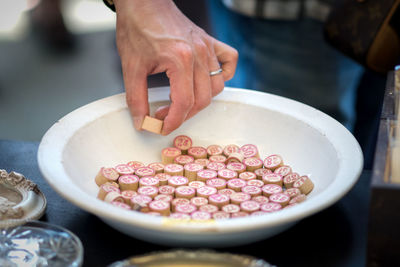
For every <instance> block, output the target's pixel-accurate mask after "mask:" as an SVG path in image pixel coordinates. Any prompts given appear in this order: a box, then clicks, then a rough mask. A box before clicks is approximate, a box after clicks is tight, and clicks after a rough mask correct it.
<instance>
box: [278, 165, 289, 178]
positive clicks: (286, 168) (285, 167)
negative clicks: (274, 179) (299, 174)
mask: <svg viewBox="0 0 400 267" xmlns="http://www.w3.org/2000/svg"><path fill="white" fill-rule="evenodd" d="M274 173H277V174H280V175H281V176H282V177H285V176H286V175H289V174H291V173H292V168H291V167H290V166H288V165H283V166H281V167H278V168H276V169H275V170H274Z"/></svg>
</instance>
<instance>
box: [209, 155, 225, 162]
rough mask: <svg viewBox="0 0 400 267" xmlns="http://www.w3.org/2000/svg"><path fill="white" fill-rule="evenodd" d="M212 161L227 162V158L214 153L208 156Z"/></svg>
mask: <svg viewBox="0 0 400 267" xmlns="http://www.w3.org/2000/svg"><path fill="white" fill-rule="evenodd" d="M208 159H209V160H210V162H219V163H224V164H225V162H226V160H227V158H226V157H225V156H224V155H214V156H211V157H209V158H208Z"/></svg>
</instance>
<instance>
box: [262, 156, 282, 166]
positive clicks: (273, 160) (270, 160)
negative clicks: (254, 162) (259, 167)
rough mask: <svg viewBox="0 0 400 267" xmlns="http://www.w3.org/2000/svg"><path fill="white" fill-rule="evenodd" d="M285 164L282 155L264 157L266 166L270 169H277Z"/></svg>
mask: <svg viewBox="0 0 400 267" xmlns="http://www.w3.org/2000/svg"><path fill="white" fill-rule="evenodd" d="M282 164H283V160H282V157H281V156H279V155H275V154H274V155H270V156H268V157H266V158H265V159H264V167H265V168H267V169H270V170H275V169H276V168H277V167H280V166H281V165H282Z"/></svg>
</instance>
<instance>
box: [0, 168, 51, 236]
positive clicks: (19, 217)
mask: <svg viewBox="0 0 400 267" xmlns="http://www.w3.org/2000/svg"><path fill="white" fill-rule="evenodd" d="M46 204H47V201H46V198H45V196H44V195H43V193H42V192H41V191H40V190H39V187H38V186H37V185H36V184H35V183H33V182H32V181H30V180H28V179H26V178H25V177H24V176H23V175H22V174H20V173H17V172H10V173H7V171H5V170H1V169H0V229H2V228H8V227H14V226H17V225H21V224H24V223H25V222H27V221H30V220H36V219H39V218H40V217H41V216H42V215H43V213H44V212H45V210H46Z"/></svg>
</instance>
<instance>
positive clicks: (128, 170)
mask: <svg viewBox="0 0 400 267" xmlns="http://www.w3.org/2000/svg"><path fill="white" fill-rule="evenodd" d="M114 169H115V170H116V171H117V172H118V173H119V174H120V175H129V174H133V173H134V172H135V169H134V168H132V167H131V166H129V165H128V164H119V165H117V166H115V167H114Z"/></svg>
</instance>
